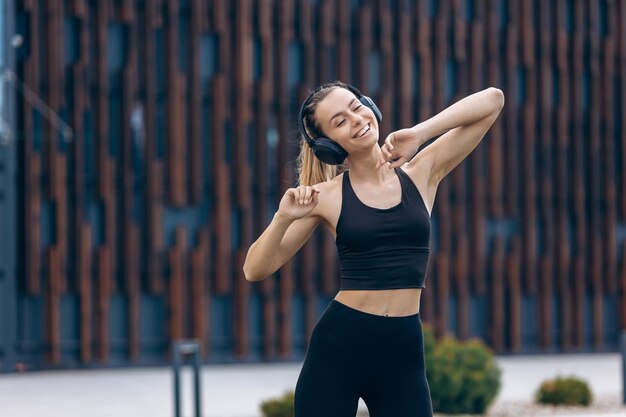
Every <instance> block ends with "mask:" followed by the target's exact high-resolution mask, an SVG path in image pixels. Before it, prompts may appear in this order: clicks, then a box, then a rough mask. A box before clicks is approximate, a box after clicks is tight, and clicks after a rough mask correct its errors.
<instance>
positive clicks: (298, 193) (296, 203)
mask: <svg viewBox="0 0 626 417" xmlns="http://www.w3.org/2000/svg"><path fill="white" fill-rule="evenodd" d="M319 193H320V188H319V187H318V186H317V185H313V186H304V185H301V186H300V187H297V188H290V189H288V190H287V191H286V192H285V195H283V198H281V200H280V204H279V205H278V213H279V214H281V215H283V216H285V217H286V218H288V219H290V220H292V221H293V220H298V219H301V218H303V217H304V216H306V215H307V214H309V213H310V212H311V211H313V209H314V208H315V206H317V203H318V198H317V195H318V194H319Z"/></svg>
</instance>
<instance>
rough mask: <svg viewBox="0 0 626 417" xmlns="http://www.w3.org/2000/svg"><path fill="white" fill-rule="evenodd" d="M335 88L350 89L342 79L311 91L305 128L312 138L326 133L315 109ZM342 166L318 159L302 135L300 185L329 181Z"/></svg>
mask: <svg viewBox="0 0 626 417" xmlns="http://www.w3.org/2000/svg"><path fill="white" fill-rule="evenodd" d="M335 88H345V89H346V90H348V87H347V86H346V85H345V84H344V83H342V82H340V81H333V82H330V83H326V84H323V85H321V86H320V87H318V88H317V89H316V90H315V91H313V92H312V93H311V95H310V98H309V99H308V103H307V105H306V107H305V108H304V112H303V120H304V128H305V129H306V130H307V133H308V135H309V137H310V138H311V139H312V140H315V139H316V138H318V137H320V136H323V135H324V134H323V133H322V131H321V129H320V127H319V123H318V121H317V120H316V119H315V110H316V109H317V106H318V104H319V103H320V102H321V101H322V100H323V99H324V98H326V96H327V95H328V94H330V92H331V91H333V90H334V89H335ZM340 168H341V167H340V166H337V165H330V164H325V163H324V162H322V161H320V160H319V159H317V158H316V157H315V154H314V153H313V149H311V147H310V146H309V144H308V143H307V141H306V139H305V138H304V137H303V136H302V137H301V139H300V154H299V155H298V185H315V184H319V183H320V182H324V181H329V180H331V179H333V178H334V177H336V176H337V174H339V171H340Z"/></svg>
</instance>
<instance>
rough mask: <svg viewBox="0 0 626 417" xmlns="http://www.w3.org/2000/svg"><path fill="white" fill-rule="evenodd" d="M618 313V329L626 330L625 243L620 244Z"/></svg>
mask: <svg viewBox="0 0 626 417" xmlns="http://www.w3.org/2000/svg"><path fill="white" fill-rule="evenodd" d="M620 287H621V292H620V296H619V305H620V308H619V315H620V320H619V323H620V330H622V331H624V330H626V244H622V268H621V271H620Z"/></svg>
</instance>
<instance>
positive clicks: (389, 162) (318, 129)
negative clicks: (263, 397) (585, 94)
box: [244, 82, 504, 417]
mask: <svg viewBox="0 0 626 417" xmlns="http://www.w3.org/2000/svg"><path fill="white" fill-rule="evenodd" d="M503 105H504V95H503V94H502V92H501V91H500V90H498V89H496V88H487V89H486V90H483V91H480V92H478V93H475V94H472V95H470V96H468V97H466V98H464V99H462V100H460V101H458V102H457V103H455V104H453V105H451V106H450V107H448V108H446V109H445V110H443V111H442V112H441V113H439V114H437V115H435V116H433V117H431V118H430V119H428V120H426V121H424V122H421V123H419V124H417V125H415V126H413V127H411V128H406V129H401V130H398V131H395V132H393V133H391V134H390V135H389V136H388V137H387V138H386V140H385V142H384V144H383V146H382V147H381V146H379V143H378V140H379V124H380V122H381V119H382V117H381V113H380V111H379V109H378V108H377V107H376V105H375V104H374V103H373V102H372V100H370V99H369V98H368V97H366V96H364V95H362V94H361V93H360V92H359V91H358V90H357V89H356V88H355V87H353V86H350V85H347V84H343V83H340V82H333V83H328V84H324V85H322V86H320V87H318V88H317V89H315V90H314V91H313V92H312V93H311V94H310V95H309V96H308V97H307V99H306V100H305V101H304V103H303V104H302V108H301V110H300V113H299V118H298V123H299V127H300V133H301V134H302V141H301V152H300V157H299V186H298V187H296V188H290V189H288V190H287V191H286V192H285V194H284V196H283V197H282V199H281V201H280V204H279V208H278V211H277V212H276V213H275V215H274V218H273V220H272V222H271V223H270V224H269V226H268V227H267V229H266V230H265V231H264V232H263V234H262V235H261V236H260V237H259V238H258V240H257V241H256V242H254V244H252V246H251V247H250V249H249V251H248V255H247V257H246V261H245V264H244V273H245V276H246V279H247V280H248V281H260V280H263V279H265V278H267V277H268V276H270V275H271V274H273V273H274V272H275V271H276V270H278V268H280V267H281V266H282V265H284V264H285V262H287V260H289V259H290V258H291V257H292V256H293V255H294V254H295V253H296V252H297V251H298V250H299V249H300V248H301V247H302V245H303V244H304V243H305V242H306V241H307V240H308V239H309V237H310V236H311V234H312V233H313V231H314V229H315V228H316V227H317V225H318V224H323V225H325V226H326V227H328V229H329V230H330V232H331V233H332V234H333V236H335V240H336V244H337V250H338V253H339V260H340V265H341V289H340V291H339V292H338V294H337V295H336V296H335V298H334V299H333V300H332V301H331V302H330V304H329V305H328V307H327V308H326V310H325V311H324V313H323V315H322V317H321V318H320V320H319V321H318V322H317V324H316V325H315V328H314V329H313V333H312V335H311V339H310V343H309V346H308V349H307V353H306V358H305V361H304V364H303V367H302V370H301V372H300V376H299V378H298V382H297V384H296V390H295V417H354V416H355V414H356V411H357V406H358V401H359V398H362V399H363V401H364V402H365V404H366V405H367V408H368V410H369V413H370V416H371V417H426V416H432V404H431V398H430V391H429V388H428V382H427V380H426V372H425V366H424V343H423V338H422V325H421V320H420V315H419V306H420V296H421V292H422V288H424V287H425V285H424V284H425V275H426V269H427V265H428V258H429V253H430V251H429V238H430V226H431V224H430V214H431V211H432V207H433V204H434V201H435V194H436V192H437V186H438V185H439V183H440V182H441V180H442V179H443V178H444V177H445V176H446V175H447V174H448V173H449V172H450V171H451V170H452V169H453V168H454V167H455V166H457V165H458V164H459V163H460V162H461V161H462V160H463V159H465V157H467V155H468V154H469V153H470V152H471V151H472V150H473V149H474V148H475V147H476V146H477V145H478V143H479V142H480V141H481V139H482V138H483V136H484V135H485V133H486V132H487V130H488V129H489V127H490V126H491V125H492V124H493V122H494V121H495V120H496V118H497V117H498V114H499V113H500V110H501V109H502V106H503ZM439 135H441V136H440V137H439V138H438V139H436V140H435V141H433V142H432V143H431V144H430V145H428V146H426V147H425V148H424V149H423V150H421V151H420V152H419V153H417V151H418V148H419V147H420V145H422V144H423V143H424V142H426V141H427V140H428V139H431V138H433V137H436V136H439ZM346 159H347V160H348V161H349V169H347V170H345V171H343V172H342V173H338V168H337V165H340V164H343V163H344V161H345V160H346Z"/></svg>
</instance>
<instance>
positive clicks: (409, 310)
mask: <svg viewBox="0 0 626 417" xmlns="http://www.w3.org/2000/svg"><path fill="white" fill-rule="evenodd" d="M421 294H422V289H421V288H402V289H397V290H343V291H339V292H338V293H337V295H336V296H335V300H337V301H339V302H340V303H342V304H345V305H347V306H349V307H352V308H354V309H356V310H360V311H364V312H366V313H370V314H376V315H379V316H387V317H402V316H410V315H413V314H416V313H419V309H420V308H419V306H420V296H421Z"/></svg>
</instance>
